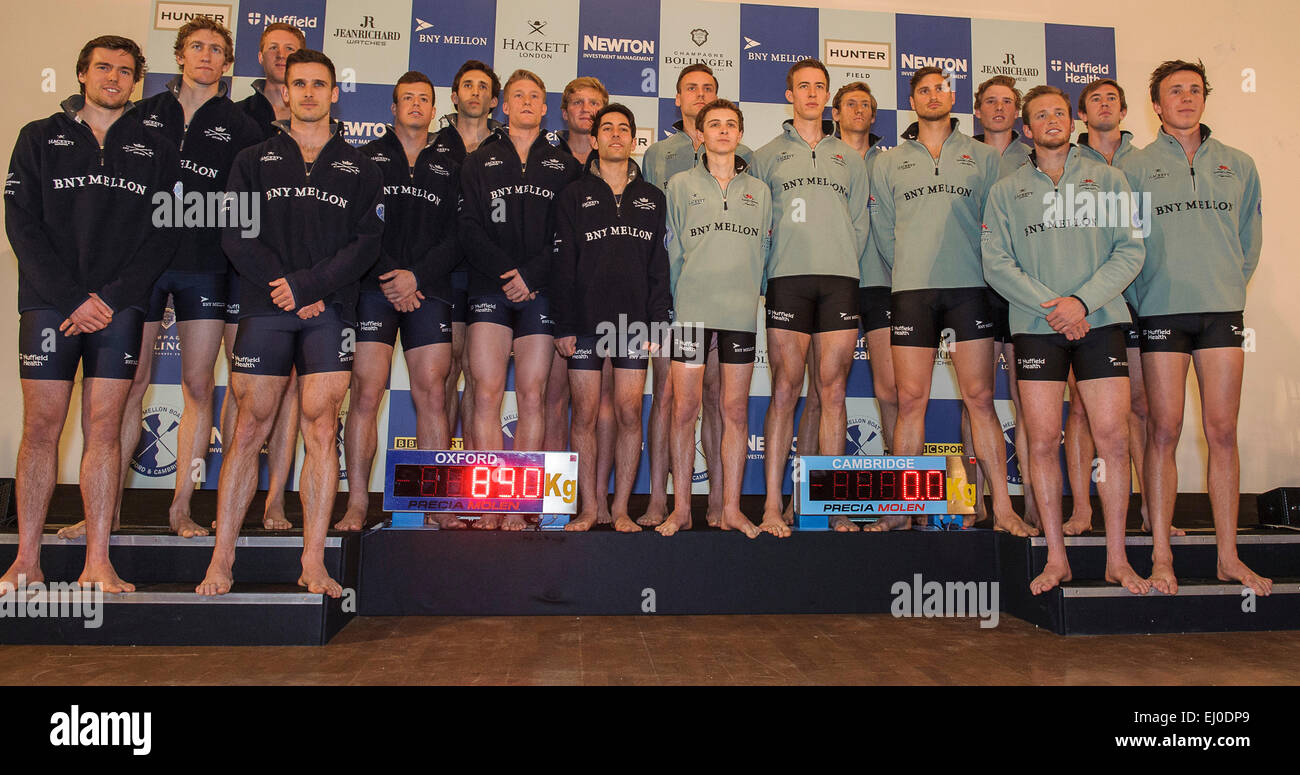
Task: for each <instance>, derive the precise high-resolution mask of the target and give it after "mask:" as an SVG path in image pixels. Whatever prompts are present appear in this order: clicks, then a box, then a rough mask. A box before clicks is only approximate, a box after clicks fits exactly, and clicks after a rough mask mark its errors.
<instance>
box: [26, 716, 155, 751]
mask: <svg viewBox="0 0 1300 775" xmlns="http://www.w3.org/2000/svg"><path fill="white" fill-rule="evenodd" d="M50 727H51V729H50V745H52V746H60V747H61V746H86V747H99V746H118V747H127V748H130V749H131V753H132V754H134V755H135V756H148V755H149V752H150V751H152V750H153V714H152V713H150V712H149V711H144V712H143V713H141V712H131V713H123V712H113V713H110V712H106V711H93V710H82V709H81V708H80V707H79V706H77V705H73V706H72V707H71V708H69V709H68V711H67V712H66V713H64V712H62V711H60V712H58V713H54V714H52V715H51V716H50Z"/></svg>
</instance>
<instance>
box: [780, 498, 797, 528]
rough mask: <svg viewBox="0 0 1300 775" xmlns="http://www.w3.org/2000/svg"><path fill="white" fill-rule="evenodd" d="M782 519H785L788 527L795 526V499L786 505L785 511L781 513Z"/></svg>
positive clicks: (791, 499)
mask: <svg viewBox="0 0 1300 775" xmlns="http://www.w3.org/2000/svg"><path fill="white" fill-rule="evenodd" d="M781 519H784V520H785V523H786V524H787V525H793V524H794V498H793V497H791V498H790V502H789V503H787V504H785V511H783V512H781Z"/></svg>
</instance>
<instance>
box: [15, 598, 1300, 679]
mask: <svg viewBox="0 0 1300 775" xmlns="http://www.w3.org/2000/svg"><path fill="white" fill-rule="evenodd" d="M1298 653H1300V632H1261V633H1234V634H1189V635H1125V636H1105V637H1093V638H1064V637H1060V636H1057V635H1054V634H1052V633H1050V632H1047V631H1045V630H1039V629H1036V628H1034V627H1033V626H1032V625H1029V624H1026V623H1025V622H1022V621H1020V620H1019V619H1015V618H1012V617H1009V616H1005V617H1003V618H1002V619H1001V620H1000V621H999V623H998V626H997V627H996V628H995V629H980V627H979V625H978V621H977V620H974V619H895V618H893V617H891V616H888V615H870V616H863V615H855V616H848V615H834V616H683V617H670V616H654V615H646V616H641V617H581V618H576V617H494V618H470V617H365V618H358V619H356V620H354V621H353V622H352V623H351V624H349V625H348V626H347V628H346V629H344V630H343V632H341V633H340V634H339V635H338V636H336V637H335V638H334V640H333V641H331V643H330V644H329V645H328V646H324V647H320V648H299V647H292V648H290V647H281V648H264V647H259V648H174V647H167V648H164V647H121V646H97V647H75V648H74V647H67V646H4V647H0V685H65V684H71V685H114V684H139V685H184V684H206V685H213V684H218V685H219V684H291V685H292V684H330V685H342V684H363V685H364V684H381V685H383V684H456V685H496V684H591V685H605V684H647V685H680V684H767V685H779V684H796V685H802V684H915V685H948V684H956V685H970V684H1047V685H1055V684H1083V685H1115V684H1157V685H1178V684H1198V685H1206V684H1210V685H1224V684H1296V683H1300V671H1297V670H1296V669H1295V656H1296V654H1298Z"/></svg>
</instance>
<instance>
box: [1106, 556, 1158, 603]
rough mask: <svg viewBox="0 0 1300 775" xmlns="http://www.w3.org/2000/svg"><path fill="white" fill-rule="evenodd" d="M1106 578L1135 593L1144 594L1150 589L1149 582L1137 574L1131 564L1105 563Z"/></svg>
mask: <svg viewBox="0 0 1300 775" xmlns="http://www.w3.org/2000/svg"><path fill="white" fill-rule="evenodd" d="M1106 580H1107V581H1109V582H1110V583H1112V584H1119V585H1120V586H1122V587H1124V588H1125V589H1127V590H1128V591H1129V592H1132V593H1133V594H1135V595H1145V594H1146V593H1148V592H1150V591H1151V582H1150V581H1148V580H1147V579H1144V578H1142V577H1141V576H1140V575H1138V572H1137V571H1135V570H1133V566H1132V565H1129V564H1128V563H1127V562H1124V563H1114V564H1112V563H1110V562H1107V563H1106Z"/></svg>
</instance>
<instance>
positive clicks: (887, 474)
mask: <svg viewBox="0 0 1300 775" xmlns="http://www.w3.org/2000/svg"><path fill="white" fill-rule="evenodd" d="M897 478H898V474H897V473H896V472H894V471H881V472H880V495H879V496H878V497H877V498H876V500H881V501H892V500H895V497H894V490H895V489H896V488H895V480H896V479H897Z"/></svg>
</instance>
